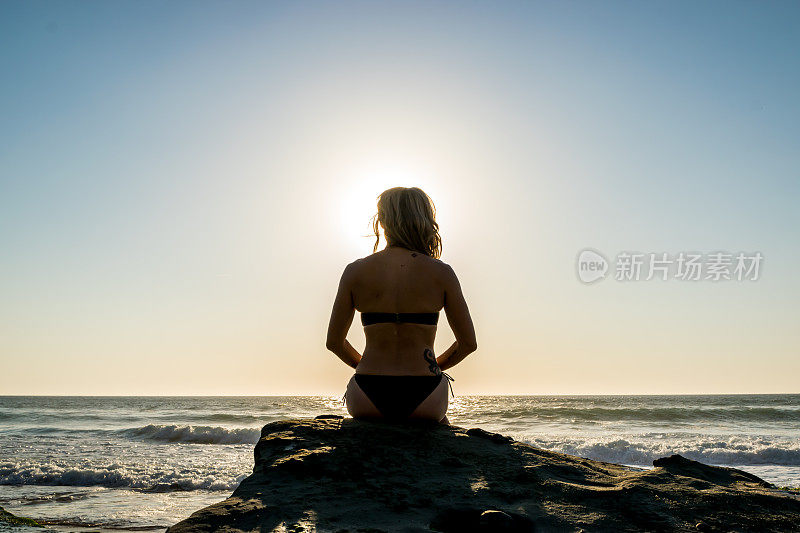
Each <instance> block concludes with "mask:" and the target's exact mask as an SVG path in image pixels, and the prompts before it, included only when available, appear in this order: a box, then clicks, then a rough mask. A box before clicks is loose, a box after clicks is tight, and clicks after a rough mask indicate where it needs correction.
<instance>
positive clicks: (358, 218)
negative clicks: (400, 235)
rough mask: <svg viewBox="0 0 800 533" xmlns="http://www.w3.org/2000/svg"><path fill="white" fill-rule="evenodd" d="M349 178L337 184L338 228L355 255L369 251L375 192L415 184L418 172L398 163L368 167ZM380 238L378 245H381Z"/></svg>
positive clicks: (371, 239)
mask: <svg viewBox="0 0 800 533" xmlns="http://www.w3.org/2000/svg"><path fill="white" fill-rule="evenodd" d="M350 176H352V178H351V180H350V181H348V182H345V183H344V184H343V185H341V187H342V189H341V202H340V214H339V220H340V224H341V227H340V230H341V231H342V234H343V235H345V236H346V237H345V240H346V241H347V242H348V246H352V248H353V251H354V252H355V253H357V254H361V255H367V254H369V253H372V246H373V245H374V243H375V234H374V232H373V229H372V217H373V216H374V215H375V213H376V210H377V206H376V204H377V201H378V195H380V193H382V192H383V191H385V190H386V189H390V188H392V187H413V186H419V182H420V179H421V175H420V173H419V172H415V171H413V170H409V169H406V168H403V167H402V166H399V165H383V166H380V167H375V166H370V167H368V168H364V169H361V170H360V171H358V172H353V173H352V174H350ZM383 244H384V242H383V237H381V244H380V247H383Z"/></svg>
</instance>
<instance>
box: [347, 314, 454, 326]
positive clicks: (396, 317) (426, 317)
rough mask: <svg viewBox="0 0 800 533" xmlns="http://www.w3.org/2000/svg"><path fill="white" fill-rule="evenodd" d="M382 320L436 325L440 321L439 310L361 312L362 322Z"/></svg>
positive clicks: (364, 323)
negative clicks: (428, 311) (431, 311)
mask: <svg viewBox="0 0 800 533" xmlns="http://www.w3.org/2000/svg"><path fill="white" fill-rule="evenodd" d="M382 322H394V323H398V324H399V323H400V322H404V323H407V324H427V325H429V326H435V325H436V323H437V322H439V312H438V311H437V312H436V313H361V324H362V325H364V326H369V325H371V324H379V323H382Z"/></svg>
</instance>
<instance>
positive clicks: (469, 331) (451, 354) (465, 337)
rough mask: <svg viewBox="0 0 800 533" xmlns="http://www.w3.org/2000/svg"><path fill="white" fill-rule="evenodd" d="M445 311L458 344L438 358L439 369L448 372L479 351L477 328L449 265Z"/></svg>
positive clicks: (446, 275) (445, 280) (445, 290)
mask: <svg viewBox="0 0 800 533" xmlns="http://www.w3.org/2000/svg"><path fill="white" fill-rule="evenodd" d="M444 311H445V314H446V315H447V322H448V323H449V324H450V329H452V330H453V334H454V335H455V337H456V342H454V343H453V345H452V346H450V348H448V349H447V350H445V351H444V353H442V355H440V356H439V357H437V358H436V362H437V363H438V364H439V367H440V368H441V369H442V370H447V369H448V368H452V367H454V366H455V365H457V364H458V363H460V362H461V361H463V360H464V358H465V357H466V356H468V355H469V354H471V353H472V352H474V351H475V350H477V349H478V342H477V341H476V340H475V327H474V326H473V324H472V317H470V315H469V308H468V307H467V302H466V300H465V299H464V294H463V293H462V292H461V284H460V283H459V282H458V277H456V273H455V272H454V271H453V269H452V268H451V267H450V266H449V265H447V268H446V273H445V277H444Z"/></svg>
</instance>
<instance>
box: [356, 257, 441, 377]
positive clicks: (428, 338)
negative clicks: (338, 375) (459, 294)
mask: <svg viewBox="0 0 800 533" xmlns="http://www.w3.org/2000/svg"><path fill="white" fill-rule="evenodd" d="M354 267H355V268H354V272H353V278H352V279H353V285H352V289H351V293H352V296H353V305H354V307H355V309H356V310H357V311H359V312H362V313H364V312H367V313H369V312H388V313H436V312H438V311H439V310H441V309H442V308H443V307H444V303H445V283H444V278H446V276H447V272H446V270H447V269H448V267H447V265H445V264H444V263H442V262H441V261H439V260H437V259H433V258H432V257H429V256H427V255H424V254H421V253H418V252H412V251H410V250H407V249H405V248H400V247H388V248H386V249H385V250H383V251H381V252H378V253H375V254H372V255H370V256H368V257H366V258H364V259H360V260H358V261H356V262H355V263H354ZM364 334H365V336H366V340H367V343H366V346H365V348H364V353H363V355H362V358H361V361H360V362H359V364H358V366H357V367H356V372H358V373H362V374H395V375H432V370H431V364H430V357H431V354H432V353H433V343H434V340H435V338H436V326H432V325H426V324H407V323H378V324H372V325H369V326H366V327H365V328H364ZM426 351H427V352H426ZM426 353H427V354H428V359H426V357H425V355H426Z"/></svg>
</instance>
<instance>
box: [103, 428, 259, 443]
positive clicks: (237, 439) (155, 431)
mask: <svg viewBox="0 0 800 533" xmlns="http://www.w3.org/2000/svg"><path fill="white" fill-rule="evenodd" d="M115 433H118V434H120V435H122V436H125V437H129V438H135V439H143V440H152V441H157V442H186V443H191V444H255V443H256V442H258V439H259V438H260V437H261V430H260V429H257V428H224V427H219V426H178V425H160V424H148V425H146V426H143V427H137V428H129V429H123V430H119V431H116V432H115Z"/></svg>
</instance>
